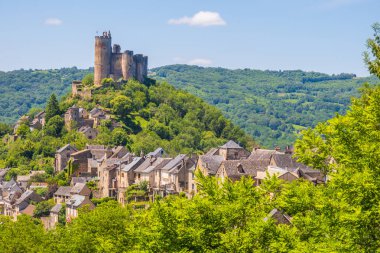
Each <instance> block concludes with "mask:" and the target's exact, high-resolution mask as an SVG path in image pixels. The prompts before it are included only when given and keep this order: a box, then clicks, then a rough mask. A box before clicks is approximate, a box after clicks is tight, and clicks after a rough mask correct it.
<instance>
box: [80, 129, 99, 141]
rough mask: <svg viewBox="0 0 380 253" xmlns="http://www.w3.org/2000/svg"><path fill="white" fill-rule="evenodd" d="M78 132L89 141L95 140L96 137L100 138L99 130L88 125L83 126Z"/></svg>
mask: <svg viewBox="0 0 380 253" xmlns="http://www.w3.org/2000/svg"><path fill="white" fill-rule="evenodd" d="M78 132H80V133H82V134H84V136H86V138H87V139H89V140H92V139H95V138H96V136H98V130H96V129H95V128H92V127H90V126H87V125H85V126H81V127H80V128H79V129H78Z"/></svg>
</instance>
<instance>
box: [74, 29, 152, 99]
mask: <svg viewBox="0 0 380 253" xmlns="http://www.w3.org/2000/svg"><path fill="white" fill-rule="evenodd" d="M120 51H121V49H120V46H119V45H113V47H112V46H111V34H110V32H108V33H107V32H104V33H103V35H102V36H95V66H94V84H95V85H97V86H99V85H101V82H102V79H104V78H108V77H111V78H113V80H114V81H117V80H118V79H120V78H123V79H124V80H128V79H130V78H134V79H136V80H138V81H139V82H141V83H142V82H144V80H145V77H146V76H147V75H148V57H147V56H143V55H142V54H137V55H133V51H125V52H124V53H120ZM73 90H74V89H73ZM78 92H79V90H78V89H77V90H75V92H73V94H74V93H78Z"/></svg>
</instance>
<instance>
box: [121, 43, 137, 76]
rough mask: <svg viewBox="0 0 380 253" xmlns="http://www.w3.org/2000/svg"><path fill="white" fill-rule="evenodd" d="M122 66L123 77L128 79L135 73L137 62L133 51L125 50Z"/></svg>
mask: <svg viewBox="0 0 380 253" xmlns="http://www.w3.org/2000/svg"><path fill="white" fill-rule="evenodd" d="M121 66H122V69H123V79H124V80H128V79H129V78H133V77H134V75H135V72H136V70H135V67H134V66H135V64H134V62H133V51H128V50H127V51H125V52H124V53H123V56H122V60H121Z"/></svg>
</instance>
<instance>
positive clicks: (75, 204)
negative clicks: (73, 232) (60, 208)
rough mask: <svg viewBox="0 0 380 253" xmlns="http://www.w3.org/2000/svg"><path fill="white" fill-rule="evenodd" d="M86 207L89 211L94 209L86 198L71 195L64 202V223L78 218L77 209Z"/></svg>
mask: <svg viewBox="0 0 380 253" xmlns="http://www.w3.org/2000/svg"><path fill="white" fill-rule="evenodd" d="M85 206H87V207H88V208H89V209H90V210H92V209H94V208H95V205H94V204H93V203H92V202H91V200H90V199H89V198H88V196H82V195H77V194H76V195H73V196H71V198H70V199H69V200H67V201H66V221H68V222H70V221H71V219H73V218H76V217H78V209H79V208H82V207H85Z"/></svg>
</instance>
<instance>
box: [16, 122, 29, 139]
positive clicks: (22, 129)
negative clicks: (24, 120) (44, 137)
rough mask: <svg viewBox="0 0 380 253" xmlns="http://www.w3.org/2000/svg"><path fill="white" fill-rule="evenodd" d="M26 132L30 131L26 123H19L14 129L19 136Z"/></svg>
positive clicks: (24, 134)
mask: <svg viewBox="0 0 380 253" xmlns="http://www.w3.org/2000/svg"><path fill="white" fill-rule="evenodd" d="M28 133H30V128H29V126H28V125H26V124H21V125H20V126H19V127H18V128H17V130H16V134H17V135H19V136H26V135H27V134H28Z"/></svg>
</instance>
